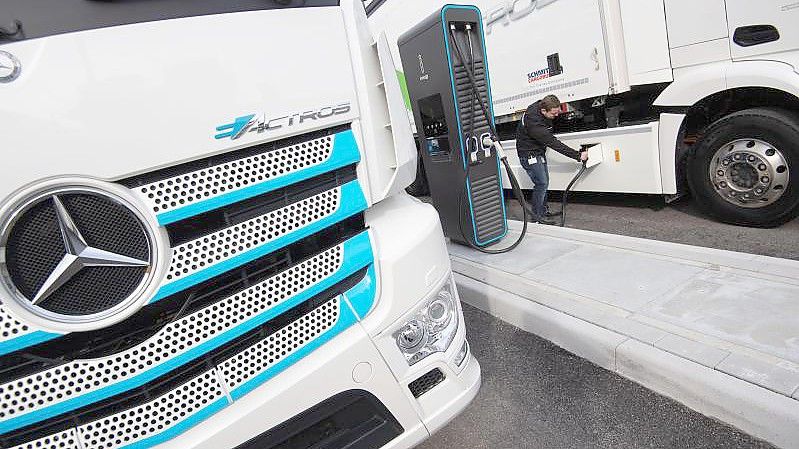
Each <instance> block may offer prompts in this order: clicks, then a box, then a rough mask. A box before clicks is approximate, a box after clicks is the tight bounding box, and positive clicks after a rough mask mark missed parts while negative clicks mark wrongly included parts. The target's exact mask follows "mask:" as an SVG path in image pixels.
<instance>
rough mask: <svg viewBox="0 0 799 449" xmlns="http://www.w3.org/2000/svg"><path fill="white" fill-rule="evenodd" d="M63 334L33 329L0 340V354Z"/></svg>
mask: <svg viewBox="0 0 799 449" xmlns="http://www.w3.org/2000/svg"><path fill="white" fill-rule="evenodd" d="M61 335H63V334H52V333H50V332H45V331H35V332H31V333H29V334H25V335H21V336H19V337H16V338H12V339H11V340H6V341H4V342H0V355H4V354H8V353H10V352H14V351H18V350H20V349H22V348H27V347H28V346H33V345H37V344H39V343H42V342H45V341H48V340H52V339H54V338H57V337H60V336H61Z"/></svg>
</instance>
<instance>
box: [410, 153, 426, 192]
mask: <svg viewBox="0 0 799 449" xmlns="http://www.w3.org/2000/svg"><path fill="white" fill-rule="evenodd" d="M417 156H418V157H417V162H416V179H415V180H414V181H413V182H412V183H411V185H409V186H408V187H407V188H406V189H405V191H406V192H408V194H409V195H412V196H417V197H418V196H427V195H430V186H429V185H428V184H427V174H426V173H425V171H424V164H423V163H422V155H421V154H418V155H417Z"/></svg>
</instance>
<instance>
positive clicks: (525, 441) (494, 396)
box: [419, 304, 773, 449]
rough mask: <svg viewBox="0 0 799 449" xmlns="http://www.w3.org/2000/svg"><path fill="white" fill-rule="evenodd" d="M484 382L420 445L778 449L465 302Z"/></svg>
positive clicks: (435, 448)
mask: <svg viewBox="0 0 799 449" xmlns="http://www.w3.org/2000/svg"><path fill="white" fill-rule="evenodd" d="M464 315H465V318H466V324H467V326H468V327H467V328H468V336H469V341H470V344H471V348H472V351H473V352H474V354H475V356H476V357H477V359H478V360H479V361H480V364H481V366H482V370H483V385H482V388H481V390H480V393H479V394H478V396H477V398H476V399H475V400H474V402H472V404H471V405H470V406H469V407H468V408H467V409H466V411H464V413H462V414H461V415H459V416H458V417H457V418H456V419H455V420H454V421H453V422H451V423H450V424H449V425H448V426H446V427H445V428H444V429H442V430H441V431H439V432H438V433H437V434H435V435H434V436H433V437H432V438H431V439H430V440H428V441H427V442H425V443H424V444H422V445H421V446H419V448H421V449H448V448H458V449H467V448H474V449H480V448H491V449H514V448H524V449H528V448H529V449H538V448H542V449H544V448H546V449H558V448H564V449H565V448H569V449H575V448H601V449H605V448H607V449H610V448H614V449H615V448H626V449H637V448H642V449H643V448H647V449H657V448H663V449H667V448H668V449H695V448H696V449H699V448H702V449H711V448H713V449H717V448H718V449H743V448H759V449H764V448H773V446H771V445H769V444H768V443H765V442H763V441H759V440H756V439H754V438H752V437H750V436H748V435H745V434H743V433H742V432H740V431H738V430H736V429H733V428H731V427H729V426H727V425H725V424H723V423H720V422H717V421H714V420H712V419H711V418H708V417H705V416H702V415H700V414H698V413H696V412H694V411H692V410H690V409H688V408H686V407H684V406H682V405H680V404H678V403H676V402H674V401H672V400H670V399H667V398H665V397H662V396H659V395H657V394H655V393H653V392H651V391H649V390H647V389H646V388H644V387H641V386H639V385H637V384H635V383H633V382H630V381H628V380H626V379H624V378H622V377H620V376H618V375H616V374H614V373H611V372H609V371H606V370H604V369H602V368H599V367H598V366H596V365H593V364H591V363H590V362H587V361H585V360H583V359H581V358H579V357H577V356H575V355H573V354H571V353H569V352H566V351H565V350H563V349H561V348H559V347H557V346H555V345H553V344H552V343H550V342H548V341H546V340H543V339H541V338H538V337H536V336H534V335H532V334H529V333H527V332H524V331H522V330H519V329H517V328H515V327H513V326H511V325H509V324H506V323H504V322H502V321H500V320H499V319H496V318H494V317H492V316H491V315H488V314H486V313H484V312H482V311H480V310H478V309H475V308H472V307H470V306H468V305H465V304H464Z"/></svg>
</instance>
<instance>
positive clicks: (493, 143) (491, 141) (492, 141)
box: [449, 25, 530, 254]
mask: <svg viewBox="0 0 799 449" xmlns="http://www.w3.org/2000/svg"><path fill="white" fill-rule="evenodd" d="M466 32H467V35H468V38H469V48H470V50H471V52H472V53H471V62H472V65H474V49H473V48H472V45H471V42H472V35H471V27H467V28H466ZM449 34H450V37H451V38H452V43H453V45H454V47H455V54H456V56H457V57H458V61H459V62H460V64H461V66H463V69H464V71H465V72H466V76H467V78H469V83H470V84H471V86H472V93H473V95H474V96H476V97H477V103H478V104H479V105H480V109H481V110H482V112H483V115H484V116H485V119H486V123H487V124H488V127H489V129H490V131H491V134H490V135H487V136H484V137H483V139H482V141H481V142H480V143H481V144H482V145H483V147H486V148H487V147H492V148H494V150H495V151H496V152H497V157H498V158H499V159H500V161H502V164H503V165H504V166H505V170H506V172H507V174H508V179H509V180H510V184H511V189H512V190H513V195H514V196H515V197H516V200H517V201H518V202H519V205H521V207H522V217H523V218H522V219H523V224H522V233H521V235H519V238H518V239H516V241H515V242H513V244H512V245H510V246H508V247H507V248H502V249H486V248H481V247H479V246H477V245H476V244H475V243H474V242H473V241H472V239H471V238H470V237H469V236H467V235H466V233H465V232H464V230H463V220H458V226H460V231H461V235H462V236H463V239H464V240H465V241H466V243H467V244H468V245H469V246H470V247H472V248H474V249H476V250H477V251H480V252H483V253H486V254H503V253H507V252H509V251H512V250H513V249H515V248H516V247H517V246H519V245H520V244H521V243H522V241H523V240H524V237H525V236H526V235H527V225H528V222H527V219H528V214H529V213H530V211H529V210H528V209H527V205H526V204H525V203H524V194H523V193H522V189H521V187H520V186H519V181H518V180H517V179H516V176H514V174H513V171H512V170H511V168H510V164H509V163H508V157H507V154H506V153H505V151H504V150H503V149H502V145H501V144H500V143H499V134H497V130H496V128H495V127H494V121H493V120H492V119H491V114H490V113H489V112H488V108H487V107H486V105H485V103H484V102H483V98H482V97H481V96H480V90H479V89H478V88H477V81H475V78H474V71H473V68H472V69H470V68H469V66H468V65H466V61H465V58H464V57H463V53H462V52H461V48H460V45H459V44H458V40H457V39H456V38H455V27H454V25H451V26H450V28H449ZM484 64H485V62H484ZM455 100H456V101H457V99H455ZM471 103H472V106H471V108H473V107H474V106H473V103H474V100H471ZM471 112H472V114H471V115H472V117H471V118H470V122H471V128H472V130H471V131H472V132H474V122H475V114H474V110H473V109H472V111H471ZM469 137H471V136H469ZM467 141H468V139H467ZM470 159H471V156H470ZM470 167H471V162H468V163H467V164H466V181H467V182H468V180H469V174H470V171H471V168H470ZM465 196H466V183H465V182H464V187H463V189H462V191H461V195H459V197H458V215H459V216H461V217H463V202H464V197H465ZM502 201H504V198H503V199H502Z"/></svg>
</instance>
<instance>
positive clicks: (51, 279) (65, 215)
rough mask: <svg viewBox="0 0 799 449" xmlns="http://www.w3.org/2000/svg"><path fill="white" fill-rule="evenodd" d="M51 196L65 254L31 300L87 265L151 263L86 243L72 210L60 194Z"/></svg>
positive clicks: (41, 297) (47, 293)
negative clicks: (70, 211)
mask: <svg viewBox="0 0 799 449" xmlns="http://www.w3.org/2000/svg"><path fill="white" fill-rule="evenodd" d="M51 198H52V200H53V204H54V206H55V211H56V217H57V219H58V227H59V228H60V230H61V237H62V238H63V239H64V248H65V250H66V254H64V257H63V258H62V259H61V261H60V262H58V265H56V267H55V269H54V270H53V271H52V272H51V273H50V276H48V277H47V280H45V281H44V285H42V286H41V288H39V291H38V292H36V296H34V298H33V301H32V302H33V304H37V303H39V302H40V301H42V300H43V299H45V298H47V297H48V296H50V294H52V293H53V292H54V291H56V290H57V289H58V288H59V287H61V286H62V285H64V284H65V283H66V282H67V281H69V280H70V279H72V277H73V276H75V275H76V274H78V272H79V271H80V270H82V269H83V268H85V267H147V266H150V262H148V261H146V260H139V259H134V258H132V257H127V256H123V255H122V254H116V253H112V252H110V251H105V250H102V249H99V248H93V247H91V246H89V244H88V243H86V239H85V238H83V236H82V235H81V234H80V231H79V230H78V227H77V226H76V225H75V222H74V221H73V220H72V217H71V216H70V215H69V212H67V209H66V208H65V207H64V203H62V202H61V200H60V199H59V198H58V195H53V196H52V197H51Z"/></svg>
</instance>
